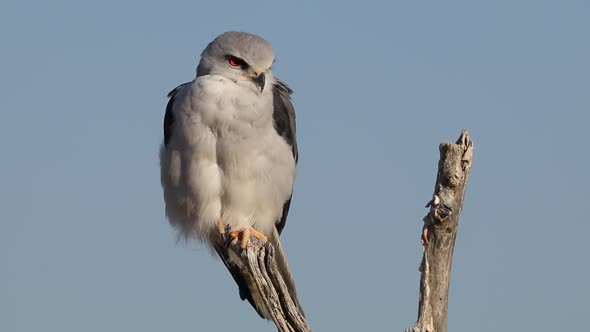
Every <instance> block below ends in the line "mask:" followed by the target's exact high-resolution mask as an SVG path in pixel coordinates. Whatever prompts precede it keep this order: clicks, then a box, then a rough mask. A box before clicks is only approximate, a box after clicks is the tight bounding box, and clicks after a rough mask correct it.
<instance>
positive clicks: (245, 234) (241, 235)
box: [229, 226, 268, 249]
mask: <svg viewBox="0 0 590 332" xmlns="http://www.w3.org/2000/svg"><path fill="white" fill-rule="evenodd" d="M229 236H230V238H232V240H233V241H235V242H237V241H240V248H242V249H246V247H247V246H248V243H249V242H250V238H251V237H255V238H257V239H258V240H260V241H262V242H267V241H268V237H266V235H264V234H262V233H260V232H259V231H257V230H255V229H254V228H252V227H250V226H248V227H246V228H244V229H241V230H235V231H231V232H230V233H229Z"/></svg>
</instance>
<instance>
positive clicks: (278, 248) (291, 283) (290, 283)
mask: <svg viewBox="0 0 590 332" xmlns="http://www.w3.org/2000/svg"><path fill="white" fill-rule="evenodd" d="M269 241H270V243H271V244H272V246H273V247H274V249H275V250H274V253H275V255H274V258H275V262H276V263H277V267H278V269H279V272H280V273H281V276H282V277H283V280H284V281H285V284H286V285H287V290H288V291H289V295H290V296H291V298H292V299H293V302H294V303H295V305H296V306H297V309H299V312H300V313H301V315H303V317H305V312H304V311H303V306H302V305H301V303H300V302H299V298H298V297H297V291H296V289H295V280H294V279H293V274H291V270H290V269H289V264H288V263H287V256H285V252H284V251H283V246H282V245H281V240H280V239H279V233H278V231H277V230H276V229H274V230H273V232H272V234H271V236H270V237H269Z"/></svg>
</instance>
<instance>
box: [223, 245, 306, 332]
mask: <svg viewBox="0 0 590 332" xmlns="http://www.w3.org/2000/svg"><path fill="white" fill-rule="evenodd" d="M229 250H232V251H233V252H234V253H235V254H236V255H237V256H238V257H240V259H241V261H242V265H243V266H244V270H242V273H247V275H248V276H247V278H248V287H251V288H252V287H255V289H251V291H252V292H253V293H254V294H257V297H256V298H257V299H259V300H258V301H261V302H263V303H261V304H259V305H264V306H265V310H263V311H265V312H268V313H269V315H270V316H271V319H272V321H273V322H274V323H275V325H276V327H277V330H278V331H279V332H311V328H310V327H309V325H308V324H307V322H306V321H305V318H304V317H303V315H302V314H301V313H300V312H299V310H298V309H297V307H296V306H295V303H294V302H293V299H291V296H290V295H289V291H288V289H287V286H286V284H285V281H284V280H283V278H282V276H281V274H280V273H279V270H278V268H277V265H276V261H275V259H274V248H273V246H272V244H270V243H268V242H267V243H264V244H263V243H261V242H260V241H259V240H258V239H257V238H254V237H252V238H250V241H249V243H248V246H247V247H246V249H241V248H240V246H239V244H238V243H230V244H229Z"/></svg>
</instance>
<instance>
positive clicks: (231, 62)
mask: <svg viewBox="0 0 590 332" xmlns="http://www.w3.org/2000/svg"><path fill="white" fill-rule="evenodd" d="M227 62H229V65H230V66H232V67H238V66H239V65H240V60H239V59H238V58H236V57H233V56H230V57H229V59H228V60H227Z"/></svg>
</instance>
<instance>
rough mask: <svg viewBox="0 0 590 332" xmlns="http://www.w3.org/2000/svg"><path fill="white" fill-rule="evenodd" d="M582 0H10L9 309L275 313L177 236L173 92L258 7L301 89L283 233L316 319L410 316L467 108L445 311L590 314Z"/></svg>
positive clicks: (1, 307)
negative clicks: (169, 179)
mask: <svg viewBox="0 0 590 332" xmlns="http://www.w3.org/2000/svg"><path fill="white" fill-rule="evenodd" d="M589 13H590V5H588V2H585V1H540V0H536V1H488V2H479V3H476V2H473V1H445V2H438V1H437V2H434V1H432V2H423V1H421V2H418V1H407V2H392V1H390V2H386V1H382V2H372V1H360V2H355V3H352V2H348V3H345V2H342V1H333V2H324V3H322V4H319V3H318V2H315V1H313V2H312V1H289V2H278V1H260V2H256V3H252V4H248V3H247V2H244V1H220V2H214V1H208V2H207V4H205V3H204V2H203V1H166V2H164V1H161V2H154V1H111V0H105V1H60V0H56V1H15V0H4V1H3V2H2V4H0V60H1V61H0V112H1V118H0V142H1V143H0V147H1V156H0V161H1V162H0V170H1V172H0V331H7V332H12V331H15V332H23V331H56V332H64V331H72V332H78V331H85V332H93V331H96V332H103V331H143V332H152V331H231V330H235V329H237V328H240V329H241V330H242V331H274V330H275V329H274V326H273V325H272V324H271V323H267V322H265V321H263V320H261V319H260V318H258V316H257V315H256V314H255V312H254V311H253V310H252V309H251V308H250V307H249V305H248V304H247V303H244V302H242V301H240V300H239V298H238V291H237V287H236V286H235V284H234V283H233V280H232V279H231V277H230V275H229V274H228V273H227V271H226V270H225V268H224V267H223V265H222V264H221V263H220V262H219V261H217V260H216V259H213V258H212V257H211V256H210V255H209V252H208V251H207V250H206V249H204V248H203V247H202V246H200V245H198V244H182V243H180V244H179V243H177V242H176V239H175V235H174V233H173V231H172V230H171V229H170V227H169V226H168V222H167V221H166V219H165V216H164V209H163V200H162V194H161V188H160V183H159V169H158V167H159V166H158V157H157V156H158V154H157V152H158V148H159V145H160V142H161V139H162V119H163V116H164V108H165V104H166V101H167V100H166V98H165V95H166V93H167V92H168V91H169V90H171V89H172V88H174V87H175V86H176V85H178V84H179V83H183V82H186V81H189V80H191V79H193V77H194V74H195V67H196V63H197V61H198V58H199V54H200V52H201V50H202V49H203V47H204V46H205V45H206V44H207V43H208V42H209V41H210V40H211V39H212V38H214V37H215V36H216V35H218V34H219V33H221V32H223V31H226V30H244V31H249V32H253V33H256V34H259V35H261V36H263V37H265V38H266V39H268V40H269V41H270V42H271V43H272V44H273V45H274V48H275V53H276V54H277V62H276V64H275V68H276V69H275V73H276V74H277V75H278V76H280V77H281V78H282V79H283V80H285V81H286V82H288V83H289V84H290V85H291V87H292V88H293V89H294V90H295V95H294V102H295V105H296V108H297V112H298V136H299V144H300V156H301V158H300V167H299V172H298V178H297V183H296V189H295V198H294V202H293V205H292V209H291V211H292V212H291V215H290V218H289V222H288V223H287V228H286V230H285V232H284V240H283V241H284V244H285V247H286V251H287V255H288V257H289V260H290V263H291V265H292V268H293V270H294V274H295V277H296V280H297V284H298V289H299V293H300V298H301V299H302V302H303V304H304V306H305V308H306V312H307V313H308V316H309V321H310V323H311V325H312V327H313V328H314V330H315V331H402V330H403V328H404V327H407V326H410V325H412V324H413V322H414V320H415V318H416V312H417V299H418V278H419V274H418V265H419V261H420V257H421V246H420V242H419V232H420V228H421V219H422V217H423V216H424V215H425V213H426V209H424V205H425V203H426V202H427V201H428V199H429V198H430V195H431V194H432V190H433V183H434V179H435V172H436V163H437V160H438V143H439V142H440V141H442V140H455V139H456V138H457V137H458V135H459V133H460V131H461V129H462V128H467V129H468V130H469V131H470V133H471V135H472V137H473V139H474V141H475V148H476V150H475V159H474V164H473V170H472V174H471V178H470V182H469V186H468V191H467V196H466V200H465V207H464V211H463V215H462V218H461V220H460V229H459V234H458V238H457V245H456V254H455V259H454V262H453V274H452V285H451V295H450V316H449V330H450V331H473V330H474V326H476V328H475V330H477V331H481V332H487V331H490V332H491V331H499V330H510V331H559V330H561V331H564V330H568V329H570V330H579V329H580V328H582V327H583V326H587V321H586V319H587V316H588V315H589V314H590V307H589V306H588V297H590V287H589V286H588V280H590V267H589V266H588V253H589V251H588V244H587V243H588V235H589V234H590V225H589V222H588V221H589V220H588V214H587V211H586V207H585V206H586V204H587V201H588V199H589V198H590V196H589V194H588V188H590V176H589V175H588V169H590V155H589V151H590V148H589V146H588V144H589V143H590V140H589V139H588V126H589V125H590V116H589V115H588V114H589V111H590V109H589V108H590V92H589V91H590V61H589V59H590V43H589V41H588V33H589V32H590V20H589V19H588V17H589V16H588V15H589Z"/></svg>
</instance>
